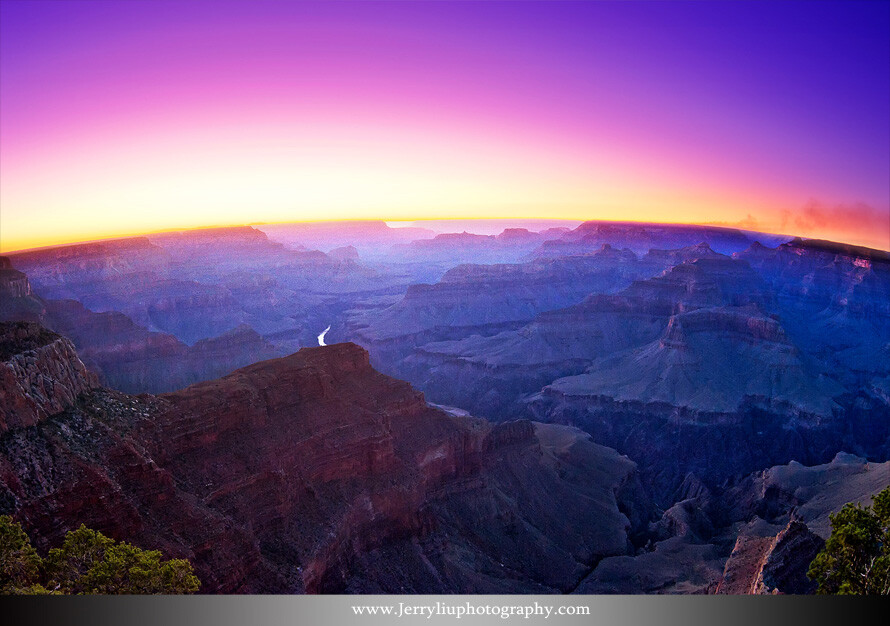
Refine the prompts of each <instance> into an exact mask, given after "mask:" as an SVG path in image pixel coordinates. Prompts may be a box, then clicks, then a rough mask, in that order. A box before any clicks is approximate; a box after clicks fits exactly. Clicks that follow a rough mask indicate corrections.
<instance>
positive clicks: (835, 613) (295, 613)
mask: <svg viewBox="0 0 890 626" xmlns="http://www.w3.org/2000/svg"><path fill="white" fill-rule="evenodd" d="M0 599H2V605H3V606H2V615H3V622H4V623H7V624H17V625H27V624H41V625H48V624H89V625H90V626H104V625H106V624H107V625H109V626H111V625H124V624H125V625H127V626H149V625H152V626H153V625H163V626H202V625H207V626H294V625H303V624H311V625H320V626H325V625H327V624H330V625H332V626H335V625H336V626H339V625H341V624H357V625H366V626H378V625H383V624H398V625H402V624H404V625H405V626H410V625H414V624H431V625H437V626H438V625H443V624H448V625H453V626H472V625H477V624H478V625H493V624H514V625H518V624H522V625H529V626H530V625H539V624H547V625H554V626H560V625H566V626H568V625H573V624H586V625H594V626H646V625H649V624H651V625H653V626H655V625H657V626H695V625H698V624H701V625H703V626H704V625H707V626H714V625H718V626H791V625H794V624H806V626H814V625H817V624H826V625H828V624H831V625H833V626H836V625H837V624H840V623H844V622H845V621H847V620H848V619H849V618H850V617H851V613H850V611H851V610H855V611H856V612H857V613H858V614H862V613H859V611H861V610H862V609H863V608H866V606H865V605H866V604H868V603H869V600H867V599H863V598H839V597H800V596H797V597H794V596H784V597H781V596H780V597H777V596H754V597H751V596H735V597H733V596H546V595H541V596H466V595H464V596H420V595H418V596H190V597H173V596H166V597H136V596H129V597H121V596H113V597H98V596H92V597H20V598H10V597H5V598H0ZM369 607H372V608H369ZM385 607H389V608H385ZM876 608H877V609H878V610H879V612H878V613H877V614H878V615H879V614H881V613H880V608H881V607H880V606H877V605H876ZM885 608H886V607H885ZM7 619H9V620H10V621H6V620H7Z"/></svg>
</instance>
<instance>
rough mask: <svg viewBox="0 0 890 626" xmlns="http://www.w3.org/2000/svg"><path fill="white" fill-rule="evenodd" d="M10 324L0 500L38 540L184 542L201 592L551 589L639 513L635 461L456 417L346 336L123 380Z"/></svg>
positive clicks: (563, 586)
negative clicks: (225, 367)
mask: <svg viewBox="0 0 890 626" xmlns="http://www.w3.org/2000/svg"><path fill="white" fill-rule="evenodd" d="M16 332H17V331H15V329H11V330H10V331H9V333H11V334H10V335H9V336H10V341H9V342H7V344H4V345H6V346H7V348H6V350H7V352H8V353H9V357H8V359H7V363H13V364H14V365H11V366H9V367H8V369H9V371H10V372H13V374H10V375H13V376H14V378H15V381H16V383H17V384H18V387H15V389H19V390H20V391H19V392H18V395H16V396H11V395H9V394H5V395H4V396H3V398H2V400H3V403H2V407H0V410H2V412H3V413H2V414H3V415H5V416H6V415H13V416H19V415H25V414H23V413H22V412H21V411H22V410H21V408H20V406H19V405H20V400H19V399H20V398H22V399H24V400H22V401H24V402H31V403H34V404H39V408H38V409H37V410H36V411H35V412H34V417H33V419H26V420H22V419H21V418H16V419H12V420H9V419H7V421H6V424H5V430H6V432H5V433H4V434H3V435H2V436H0V512H2V513H12V514H14V515H15V516H16V518H17V519H19V520H20V521H21V522H22V523H23V524H24V526H25V527H26V528H27V529H28V531H29V532H30V533H31V535H32V537H34V538H35V542H36V544H37V546H38V549H45V548H46V546H47V545H50V544H53V543H57V542H58V540H59V539H60V538H61V536H62V535H63V534H64V532H65V531H66V530H68V529H71V528H75V527H77V526H78V525H79V524H80V523H86V524H87V525H88V526H91V527H94V528H97V529H99V530H101V531H102V532H105V533H106V534H108V535H110V536H112V537H115V538H117V539H126V540H128V541H132V542H134V543H136V544H138V545H143V546H152V547H159V548H161V549H163V550H164V551H165V552H166V553H168V554H170V555H173V556H180V557H185V558H189V559H190V560H191V561H192V562H193V563H194V564H195V567H196V569H197V571H198V573H199V576H200V577H201V579H202V581H204V590H205V591H208V592H244V591H252V592H272V591H274V592H302V591H309V592H329V591H362V592H368V591H381V592H396V591H405V590H409V591H417V592H419V591H427V592H456V591H461V592H479V593H482V592H494V591H497V592H505V593H506V592H510V593H513V592H529V591H538V592H546V591H549V592H554V591H569V590H571V589H573V588H575V587H576V586H577V584H578V582H579V581H580V580H581V579H582V578H583V577H584V576H585V575H586V574H587V573H588V572H589V571H590V570H591V569H592V567H593V566H594V565H595V564H596V563H597V562H598V561H599V560H600V559H602V558H603V557H607V556H613V555H620V554H625V553H626V552H627V550H628V549H629V541H628V538H629V534H630V533H631V532H632V530H633V528H632V526H633V524H634V523H637V524H638V523H640V522H638V521H636V522H632V521H631V520H645V519H647V518H648V515H649V513H648V511H649V504H648V501H647V500H646V498H645V497H644V496H643V495H642V490H641V489H640V488H639V487H638V485H637V486H635V485H636V480H637V479H636V472H635V465H634V464H633V463H632V462H631V461H629V460H628V459H626V458H624V457H621V456H620V455H618V454H617V453H616V452H615V451H613V450H609V449H607V448H603V447H601V446H598V445H596V444H594V443H592V442H591V441H590V439H589V437H588V436H587V435H586V434H584V433H582V432H581V431H578V430H576V429H573V428H569V427H564V426H557V425H541V424H533V423H531V422H515V423H511V424H504V425H500V426H495V427H493V426H492V425H491V424H489V423H487V422H485V421H482V420H478V419H474V418H469V417H452V416H449V415H447V414H446V413H444V412H442V411H440V410H437V409H434V408H432V407H430V406H429V405H428V404H427V403H426V402H425V400H424V397H423V395H422V394H420V393H418V392H417V391H415V390H413V389H412V388H411V387H410V385H408V384H407V383H405V382H402V381H398V380H394V379H392V378H389V377H387V376H384V375H382V374H380V373H378V372H376V371H375V370H374V369H373V368H371V366H370V363H369V358H368V353H367V352H365V351H364V350H362V349H361V348H359V347H358V346H355V345H354V344H337V345H333V346H328V347H319V348H311V349H304V350H301V351H300V352H298V353H296V354H293V355H291V356H289V357H285V358H281V359H274V360H271V361H265V362H262V363H257V364H254V365H251V366H248V367H246V368H243V369H241V370H238V371H236V372H233V373H232V374H230V375H228V376H226V377H223V378H221V379H218V380H214V381H209V382H205V383H200V384H197V385H193V386H192V387H189V388H187V389H184V390H182V391H179V392H176V393H171V394H165V395H163V396H157V397H155V396H148V395H142V396H126V395H124V394H120V393H117V392H112V391H109V390H105V389H101V388H95V381H94V379H91V378H90V377H89V375H88V374H86V373H85V370H84V373H82V374H81V376H80V377H79V378H78V377H77V376H75V375H74V374H73V372H79V371H80V370H79V369H78V368H77V366H76V364H77V363H79V361H76V357H74V355H73V351H72V350H71V346H70V343H69V342H67V340H64V339H60V338H58V337H57V336H55V335H53V334H51V333H47V334H45V335H40V334H35V333H38V330H37V328H36V327H31V328H29V329H28V332H27V333H24V334H21V333H20V334H21V336H19V335H20V334H16ZM41 332H44V333H46V331H41ZM32 344H33V345H32ZM72 359H75V360H74V361H72ZM72 363H73V364H74V365H72ZM81 367H82V366H81ZM63 370H64V371H65V372H72V374H71V375H69V376H67V378H63V377H62V376H61V372H62V371H63ZM50 377H52V379H53V380H55V381H57V382H56V384H55V388H54V395H52V396H50V397H45V396H47V394H46V385H43V384H42V382H41V381H46V380H49V379H50ZM18 381H25V382H24V383H18ZM35 381H37V382H35ZM8 387H10V385H6V384H5V381H4V386H3V389H4V390H6V389H7V388H8ZM41 394H42V395H41ZM35 398H36V399H37V400H35ZM39 411H42V412H40V413H39V415H38V412H39ZM569 501H571V502H573V506H572V507H565V506H562V503H565V502H569Z"/></svg>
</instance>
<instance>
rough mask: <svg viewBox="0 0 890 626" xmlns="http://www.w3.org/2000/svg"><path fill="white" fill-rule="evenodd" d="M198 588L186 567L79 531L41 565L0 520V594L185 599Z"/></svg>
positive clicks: (18, 530) (6, 520)
mask: <svg viewBox="0 0 890 626" xmlns="http://www.w3.org/2000/svg"><path fill="white" fill-rule="evenodd" d="M199 587H200V581H199V580H198V577H197V576H195V573H194V570H193V569H192V566H191V564H190V563H189V562H188V561H186V560H184V559H169V560H163V555H162V554H161V553H160V552H159V551H157V550H142V549H140V548H137V547H136V546H133V545H131V544H129V543H125V542H117V541H115V540H114V539H110V538H108V537H106V536H105V535H103V534H102V533H100V532H97V531H95V530H91V529H89V528H87V527H86V526H83V525H81V527H80V528H78V529H77V530H73V531H70V532H69V533H68V534H67V535H65V541H64V542H63V543H62V546H61V547H60V548H53V549H52V550H50V551H49V554H48V555H47V557H46V558H45V559H41V558H40V555H38V554H37V551H36V550H35V549H34V548H33V546H32V545H31V541H30V539H29V538H28V535H27V534H26V533H25V531H24V530H23V529H22V527H21V525H19V524H18V523H17V522H15V521H14V520H13V519H12V518H11V517H10V516H8V515H0V593H2V594H185V593H194V592H196V591H197V590H198V588H199Z"/></svg>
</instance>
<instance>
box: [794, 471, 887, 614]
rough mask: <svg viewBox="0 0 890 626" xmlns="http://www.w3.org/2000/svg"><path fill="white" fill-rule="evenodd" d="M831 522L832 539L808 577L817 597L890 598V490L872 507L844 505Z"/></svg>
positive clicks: (873, 502) (878, 498)
mask: <svg viewBox="0 0 890 626" xmlns="http://www.w3.org/2000/svg"><path fill="white" fill-rule="evenodd" d="M830 519H831V536H830V537H829V538H828V541H827V542H826V543H825V548H824V549H823V550H822V552H820V553H819V554H818V555H816V558H815V559H813V562H812V563H811V564H810V570H809V572H808V573H807V575H808V576H809V577H810V578H811V579H813V580H815V581H816V582H817V583H818V584H819V587H818V589H817V591H816V593H822V594H842V595H885V596H886V595H890V487H887V488H886V489H884V490H883V491H881V492H880V493H879V494H877V495H876V496H875V497H874V498H873V500H872V506H870V507H863V506H861V505H860V504H858V503H857V504H847V505H845V506H844V508H843V509H841V510H840V511H838V512H837V513H834V514H833V515H831V518H830Z"/></svg>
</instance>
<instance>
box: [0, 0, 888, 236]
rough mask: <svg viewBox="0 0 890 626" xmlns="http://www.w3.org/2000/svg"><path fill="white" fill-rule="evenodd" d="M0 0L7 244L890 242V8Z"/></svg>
mask: <svg viewBox="0 0 890 626" xmlns="http://www.w3.org/2000/svg"><path fill="white" fill-rule="evenodd" d="M0 6H2V9H0V10H2V21H0V28H2V33H0V35H2V37H0V114H2V115H0V137H2V141H0V165H2V170H0V176H2V186H0V206H2V213H0V219H2V222H0V226H2V228H0V247H2V248H3V249H4V250H12V249H16V248H22V247H28V246H32V245H40V244H45V243H54V242H60V241H66V240H67V241H70V240H77V239H86V238H91V237H94V236H100V235H107V234H123V233H134V232H140V231H145V230H151V229H160V228H176V227H189V226H201V225H209V224H228V223H247V222H256V221H288V220H298V219H328V218H368V217H378V218H382V219H420V218H442V217H468V216H474V215H475V216H480V217H482V216H484V217H563V218H567V219H588V218H589V219H597V218H600V219H640V220H664V221H675V222H678V221H689V222H699V223H702V222H720V223H727V224H741V225H743V226H746V227H751V228H761V229H763V230H774V231H775V230H781V231H784V232H790V233H792V234H798V233H799V234H804V235H810V236H822V237H829V238H834V239H840V240H845V241H852V242H855V243H865V244H868V245H873V246H876V247H882V248H890V3H888V2H863V3H856V2H843V3H830V2H770V3H766V2H746V3H722V2H688V3H674V2H621V3H617V2H540V3H539V2H521V3H510V2H460V3H447V2H435V3H432V2H430V3H427V2H424V3H408V2H396V3H376V2H361V3H359V2H330V3H291V2H271V3H264V2H227V3H224V2H212V3H211V2H163V1H153V2H132V1H127V2H94V3H87V2H24V1H18V2H16V1H4V2H3V3H2V5H0Z"/></svg>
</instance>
